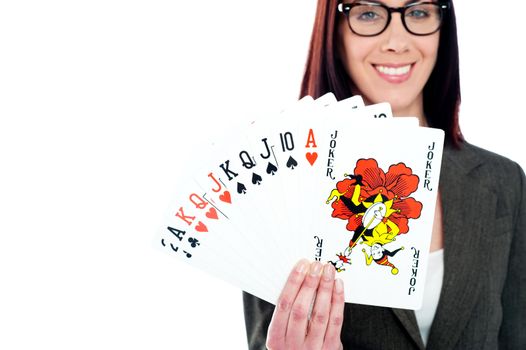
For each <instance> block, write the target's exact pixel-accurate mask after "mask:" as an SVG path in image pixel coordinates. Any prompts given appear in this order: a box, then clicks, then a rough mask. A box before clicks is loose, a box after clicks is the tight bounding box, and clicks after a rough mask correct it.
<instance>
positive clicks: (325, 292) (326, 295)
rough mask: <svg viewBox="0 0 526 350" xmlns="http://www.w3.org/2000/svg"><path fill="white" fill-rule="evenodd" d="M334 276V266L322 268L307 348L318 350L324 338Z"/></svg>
mask: <svg viewBox="0 0 526 350" xmlns="http://www.w3.org/2000/svg"><path fill="white" fill-rule="evenodd" d="M334 275H335V270H334V266H333V265H332V264H326V265H325V266H324V267H323V273H322V276H321V280H320V284H319V286H318V291H317V293H316V301H315V302H314V307H313V309H312V315H311V318H310V323H309V329H308V336H307V342H308V343H309V347H311V348H314V349H320V348H321V346H322V344H323V340H324V338H325V332H326V330H327V323H328V322H329V315H330V312H331V306H332V303H331V300H332V294H333V287H334Z"/></svg>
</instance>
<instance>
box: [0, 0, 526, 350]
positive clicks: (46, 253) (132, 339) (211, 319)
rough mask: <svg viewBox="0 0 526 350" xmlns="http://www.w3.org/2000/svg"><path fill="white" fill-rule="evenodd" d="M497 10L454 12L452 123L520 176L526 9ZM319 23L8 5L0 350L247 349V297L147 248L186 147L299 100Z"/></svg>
mask: <svg viewBox="0 0 526 350" xmlns="http://www.w3.org/2000/svg"><path fill="white" fill-rule="evenodd" d="M495 4H496V3H495V1H476V2H474V1H462V0H461V1H457V4H456V5H457V16H458V24H459V41H460V49H461V52H460V53H461V79H462V80H461V81H462V97H463V104H462V109H461V125H462V129H463V131H464V134H465V136H466V138H467V139H468V140H470V141H471V142H473V143H475V144H478V145H480V146H482V147H485V148H488V149H491V150H493V151H496V152H497V153H500V154H503V155H505V156H507V157H509V158H512V159H514V160H516V161H518V162H519V163H520V164H521V165H522V166H523V167H526V155H525V152H524V151H523V150H524V147H523V145H522V143H523V140H524V132H523V129H522V127H521V126H519V123H522V122H523V120H524V118H525V117H526V112H525V110H524V105H523V103H522V102H523V101H524V96H523V95H524V91H525V89H524V87H523V85H524V82H525V81H526V69H524V65H523V62H526V55H525V52H524V51H525V50H524V44H523V43H524V40H523V35H524V28H523V25H522V24H523V23H524V18H525V17H524V16H525V15H526V5H525V4H524V2H523V1H520V0H508V1H507V2H506V5H500V4H499V5H498V6H497V8H492V7H491V5H493V6H495ZM475 6H476V8H475ZM313 12H314V1H313V0H310V1H304V0H303V1H299V0H295V1H278V0H270V1H264V2H261V1H255V2H247V1H191V2H190V1H160V0H150V1H133V0H132V1H130V0H128V1H116V0H104V1H101V0H91V1H16V2H15V1H4V2H2V3H1V5H0V167H1V168H0V237H1V241H0V330H1V331H0V332H1V334H0V348H2V349H44V348H49V349H51V348H52V349H124V348H126V349H205V348H225V349H226V348H228V349H243V348H245V347H246V345H245V344H246V336H245V330H244V320H243V316H242V305H241V292H240V291H239V290H238V289H236V288H234V287H232V286H230V285H228V284H226V283H224V282H222V281H220V280H218V279H216V278H215V277H212V276H210V275H208V274H205V273H203V272H201V271H199V270H196V269H194V268H191V267H189V266H187V265H185V264H183V263H180V262H179V261H176V260H174V259H172V258H171V257H169V256H167V255H164V254H162V253H160V252H158V251H156V250H153V248H152V247H151V240H152V238H153V237H154V235H155V230H156V229H157V227H158V226H157V225H158V224H159V220H160V219H161V215H162V213H163V211H164V210H165V209H166V206H167V205H168V202H169V200H170V194H171V193H173V191H174V188H173V179H174V178H176V177H177V175H178V174H179V173H180V172H182V171H185V169H187V168H186V165H185V162H184V160H185V159H188V158H191V157H192V151H193V150H194V149H196V148H199V146H200V145H201V144H204V143H206V142H207V140H208V139H209V138H216V139H220V138H221V130H223V129H224V128H225V127H228V125H230V124H232V123H238V122H240V121H243V120H247V118H249V117H250V116H251V115H252V114H253V110H254V109H258V110H260V111H275V110H277V109H279V108H280V107H282V106H284V105H285V104H287V103H289V102H291V101H293V100H294V99H295V98H296V96H297V94H298V91H299V82H300V78H301V74H302V70H303V65H304V59H305V56H306V49H307V44H308V40H309V36H310V30H311V24H312V20H313Z"/></svg>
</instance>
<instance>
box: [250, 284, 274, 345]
mask: <svg viewBox="0 0 526 350" xmlns="http://www.w3.org/2000/svg"><path fill="white" fill-rule="evenodd" d="M243 310H244V314H245V325H246V330H247V340H248V348H249V349H250V350H265V349H266V348H267V347H266V346H265V344H266V341H267V330H268V326H269V324H270V320H271V319H272V314H273V313H274V305H272V304H270V303H268V302H266V301H264V300H262V299H259V298H257V297H255V296H253V295H252V294H249V293H247V292H243Z"/></svg>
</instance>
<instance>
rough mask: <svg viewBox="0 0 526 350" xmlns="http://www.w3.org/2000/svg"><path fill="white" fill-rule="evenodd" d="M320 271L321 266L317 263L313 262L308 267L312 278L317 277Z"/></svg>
mask: <svg viewBox="0 0 526 350" xmlns="http://www.w3.org/2000/svg"><path fill="white" fill-rule="evenodd" d="M320 271H321V264H320V263H319V262H317V261H315V262H313V263H312V264H311V265H310V274H311V275H313V276H318V275H319V274H320Z"/></svg>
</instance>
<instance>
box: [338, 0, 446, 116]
mask: <svg viewBox="0 0 526 350" xmlns="http://www.w3.org/2000/svg"><path fill="white" fill-rule="evenodd" d="M346 2H349V1H346ZM405 2H406V1H403V0H402V1H400V0H385V1H383V3H384V4H385V5H387V6H389V7H402V6H404V3H405ZM338 31H339V38H340V42H339V48H338V49H339V54H340V57H341V59H342V62H343V64H344V66H345V68H346V70H347V73H348V74H349V75H350V76H351V77H352V80H353V82H354V85H355V86H354V87H353V89H354V90H353V93H354V94H358V95H361V96H362V97H363V98H364V99H365V100H366V102H368V103H379V102H386V101H387V102H389V103H390V104H391V107H392V109H393V114H394V115H398V116H403V115H405V116H417V117H419V118H420V119H421V121H423V120H424V115H423V88H424V85H425V84H426V82H427V80H428V78H429V76H430V75H431V72H432V70H433V67H434V66H435V62H436V58H437V52H438V42H439V35H440V34H439V33H440V32H436V33H434V34H431V35H427V36H417V35H413V34H410V33H409V32H408V31H407V30H406V29H405V28H404V26H403V24H402V19H401V15H400V14H399V13H392V19H391V23H390V24H389V26H388V27H387V28H386V29H385V31H384V32H383V33H381V34H379V35H377V36H373V37H363V36H359V35H356V34H354V33H353V32H352V31H351V30H350V28H349V26H348V23H347V19H346V17H345V16H344V15H340V16H339V24H338Z"/></svg>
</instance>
